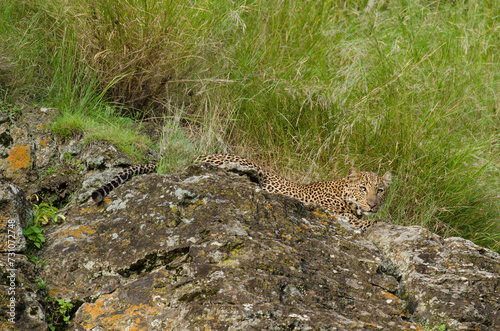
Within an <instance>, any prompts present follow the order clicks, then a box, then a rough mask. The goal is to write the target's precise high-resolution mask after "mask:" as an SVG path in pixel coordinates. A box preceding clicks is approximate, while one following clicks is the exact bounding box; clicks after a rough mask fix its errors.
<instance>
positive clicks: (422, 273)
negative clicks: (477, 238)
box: [367, 225, 500, 330]
mask: <svg viewBox="0 0 500 331" xmlns="http://www.w3.org/2000/svg"><path fill="white" fill-rule="evenodd" d="M367 238H368V239H371V240H372V241H373V242H374V243H375V245H377V247H379V248H380V250H381V253H382V255H383V256H384V257H385V258H387V259H389V260H390V261H391V262H392V263H393V264H394V265H395V266H396V268H397V269H398V273H399V274H400V275H401V280H400V288H401V291H400V293H399V295H400V296H405V297H407V298H408V299H409V300H410V301H411V305H410V310H411V314H412V316H413V317H415V318H419V319H422V320H425V321H428V323H429V324H430V325H440V324H445V325H447V326H448V327H449V328H450V329H452V330H497V329H500V291H499V290H498V289H499V285H500V257H499V255H498V254H497V253H494V252H492V251H490V250H488V249H485V248H483V247H480V246H477V245H475V244H474V243H472V242H471V241H469V240H465V239H462V238H447V239H443V238H441V237H439V236H437V235H435V234H433V233H431V232H429V231H428V230H426V229H424V228H422V227H419V226H411V227H403V226H395V225H387V226H383V227H381V226H377V227H373V228H371V229H369V230H368V231H367Z"/></svg>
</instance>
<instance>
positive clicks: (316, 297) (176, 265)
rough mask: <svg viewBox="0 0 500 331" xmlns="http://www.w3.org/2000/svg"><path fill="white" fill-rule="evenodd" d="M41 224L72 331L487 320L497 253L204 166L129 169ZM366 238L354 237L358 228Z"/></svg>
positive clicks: (393, 326)
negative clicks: (347, 219)
mask: <svg viewBox="0 0 500 331" xmlns="http://www.w3.org/2000/svg"><path fill="white" fill-rule="evenodd" d="M66 218H67V220H68V221H67V222H66V223H64V224H62V225H58V226H52V227H49V228H48V229H47V238H48V242H47V245H46V247H45V248H44V249H43V251H42V258H43V259H46V260H47V263H46V264H45V265H44V266H43V268H42V271H41V275H42V278H44V279H46V280H47V285H48V289H49V290H50V293H52V294H53V295H54V296H56V297H60V298H64V299H66V300H70V301H71V302H73V303H74V304H75V305H76V306H77V307H78V309H77V311H76V313H75V315H74V317H73V322H72V325H71V329H73V330H98V329H100V330H123V329H127V328H129V329H135V328H137V329H148V330H165V329H175V330H202V329H205V328H207V329H211V330H249V329H250V330H263V329H274V330H284V329H290V330H292V329H297V330H335V329H336V330H361V329H367V330H424V328H423V325H425V326H426V327H429V328H432V327H434V326H438V327H439V326H446V327H447V328H449V329H450V330H476V329H478V330H496V329H498V328H500V316H499V314H498V311H499V303H500V296H499V293H498V292H499V291H498V288H500V270H499V269H498V268H499V263H500V256H499V255H498V254H496V253H494V252H491V251H489V250H487V249H484V248H481V247H478V246H476V245H474V244H472V243H470V242H469V241H466V240H463V239H459V238H449V239H446V240H443V239H442V238H440V237H438V236H436V235H434V234H432V233H429V232H428V231H426V230H424V229H423V228H421V227H401V226H396V225H390V224H386V223H380V224H377V225H375V226H373V227H372V228H371V229H370V230H368V231H367V232H366V233H365V234H361V233H360V232H359V231H357V230H356V229H353V228H352V227H351V226H350V225H349V224H347V223H343V222H338V221H336V220H335V219H334V218H333V217H331V216H329V215H327V214H325V213H324V212H323V210H321V209H315V208H314V207H306V206H304V205H303V204H302V203H300V202H298V201H297V200H294V199H291V198H287V197H284V196H281V195H274V194H268V193H266V192H263V191H261V190H260V189H259V188H258V187H257V185H256V184H254V183H252V182H251V181H250V180H249V179H248V178H247V177H246V176H238V175H237V174H233V173H228V172H226V171H224V170H221V169H213V168H210V167H205V166H193V167H190V168H189V169H188V170H186V171H185V172H184V173H182V174H178V175H170V176H162V175H156V174H153V175H146V176H140V177H136V178H134V179H133V180H131V181H130V182H128V183H127V184H126V185H124V186H121V187H119V188H117V189H116V190H115V191H113V192H112V193H111V194H110V195H109V197H107V198H106V199H105V200H104V202H103V203H102V204H99V205H95V204H93V203H92V202H90V201H89V202H87V203H84V204H82V205H80V206H75V207H73V208H71V209H70V210H68V212H67V215H66ZM365 235H366V237H365Z"/></svg>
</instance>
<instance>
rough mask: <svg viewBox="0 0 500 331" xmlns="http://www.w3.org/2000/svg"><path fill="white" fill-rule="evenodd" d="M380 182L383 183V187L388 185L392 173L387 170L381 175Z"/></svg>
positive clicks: (390, 182)
mask: <svg viewBox="0 0 500 331" xmlns="http://www.w3.org/2000/svg"><path fill="white" fill-rule="evenodd" d="M382 182H383V183H384V185H385V187H389V185H391V184H392V175H391V173H390V172H389V171H387V172H386V173H385V174H384V175H383V176H382Z"/></svg>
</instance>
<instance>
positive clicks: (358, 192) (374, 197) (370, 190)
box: [344, 168, 392, 217]
mask: <svg viewBox="0 0 500 331" xmlns="http://www.w3.org/2000/svg"><path fill="white" fill-rule="evenodd" d="M346 183H347V184H346V187H345V196H344V200H346V201H348V202H349V203H350V204H351V206H352V208H354V209H355V210H356V214H357V215H358V216H359V217H361V216H362V215H373V214H375V213H376V212H377V211H378V210H379V209H380V207H381V206H382V204H383V203H384V201H385V194H386V191H387V189H388V188H389V186H390V185H391V183H392V175H391V173H390V172H386V173H385V174H384V175H383V176H379V175H377V174H375V173H373V172H361V171H359V170H358V169H356V168H351V169H349V173H348V174H347V180H346Z"/></svg>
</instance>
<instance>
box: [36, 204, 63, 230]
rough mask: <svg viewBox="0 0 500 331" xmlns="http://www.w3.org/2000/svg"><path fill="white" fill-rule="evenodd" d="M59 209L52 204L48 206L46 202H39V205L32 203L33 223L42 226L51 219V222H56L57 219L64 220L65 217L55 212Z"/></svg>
mask: <svg viewBox="0 0 500 331" xmlns="http://www.w3.org/2000/svg"><path fill="white" fill-rule="evenodd" d="M58 211H59V209H57V208H56V207H54V206H50V205H48V204H46V203H41V204H39V205H33V223H34V225H35V226H43V225H47V224H48V223H49V222H50V221H51V220H52V221H53V223H56V224H57V222H58V220H59V219H60V220H62V221H63V222H65V221H66V218H65V217H64V216H63V215H61V214H58V213H57V212H58Z"/></svg>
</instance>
